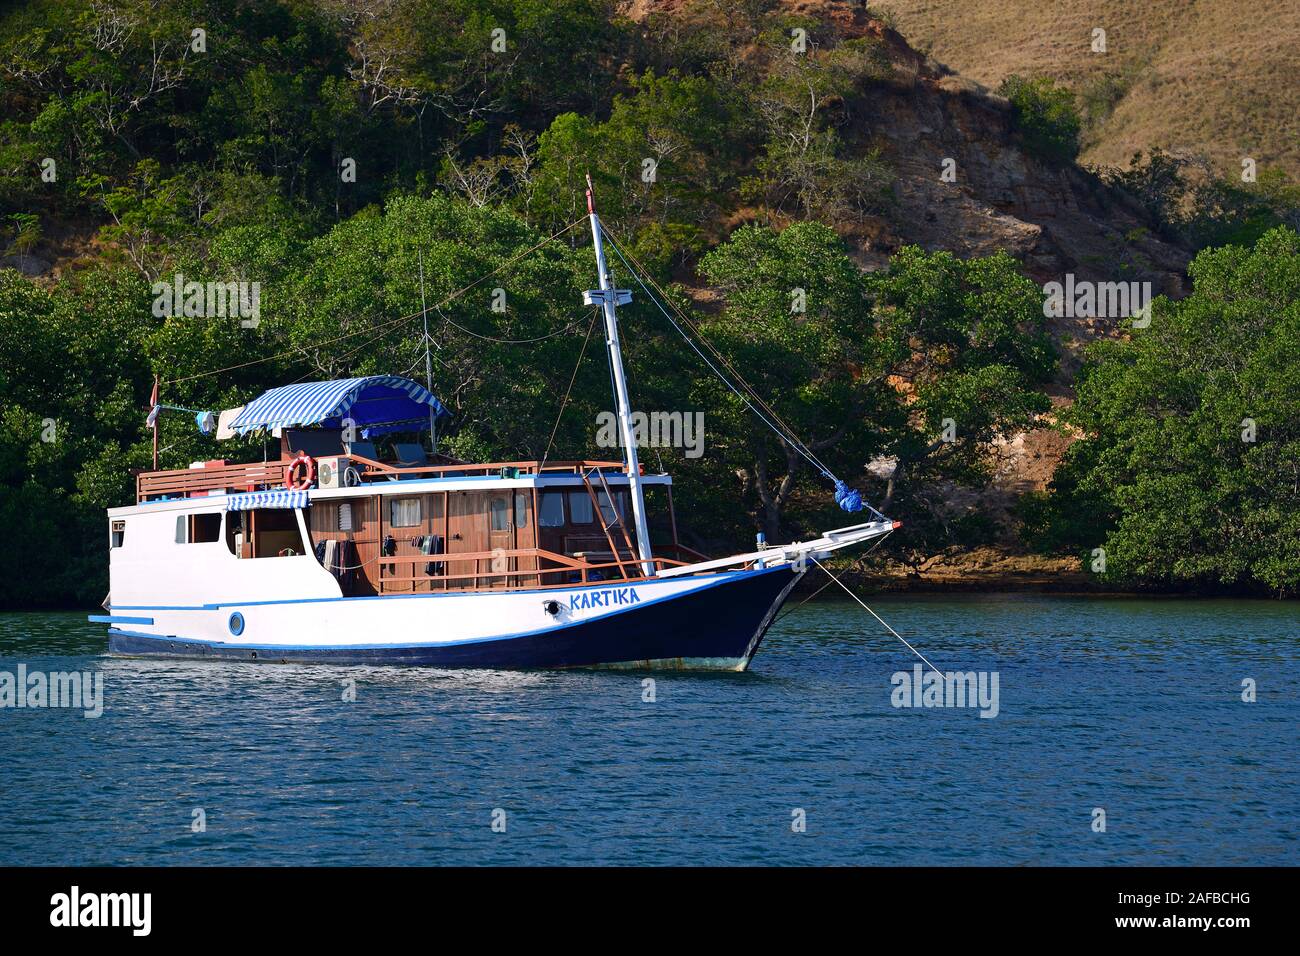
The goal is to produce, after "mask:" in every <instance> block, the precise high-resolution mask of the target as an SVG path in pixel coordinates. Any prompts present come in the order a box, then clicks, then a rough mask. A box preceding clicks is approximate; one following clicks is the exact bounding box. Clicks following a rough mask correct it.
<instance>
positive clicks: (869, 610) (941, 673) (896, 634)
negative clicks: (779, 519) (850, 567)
mask: <svg viewBox="0 0 1300 956" xmlns="http://www.w3.org/2000/svg"><path fill="white" fill-rule="evenodd" d="M808 560H809V561H811V562H812V563H813V564H815V565H817V567H819V568H821V569H822V570H823V571H826V565H824V564H822V563H821V562H820V561H818V560H817V559H816V558H814V557H813V556H812V555H811V554H810V555H808ZM826 573H827V574H831V573H830V572H829V571H826ZM831 580H832V581H834V582H835V583H836V584H838V585H839V586H840V587H842V588H843V589H844V593H846V594H847V595H848V596H849V597H851V598H853V600H855V601H857V602H858V604H861V605H862V608H863V609H864V610H865V611H866V612H867V613H868V614H870V615H871V616H872V617H874V618H875V619H876V620H877V621H879V622H880V623H881V624H883V625H884V627H885V630H887V631H888V632H889V633H890V634H893V635H894V637H896V638H898V639H899V640H900V641H902V642H903V643H904V644H905V645H906V646H907V649H908V650H909V651H911V652H912V653H913V654H915V655H916V656H917V657H919V658H921V660H923V661H925V662H926V663H927V664H930V660H929V658H927V657H926V656H925V655H924V654H922V653H921V652H920V651H918V650H917V649H916V648H915V647H913V646H912V645H911V644H908V643H907V638H905V637H903V635H902V634H899V633H898V632H897V631H896V630H894V629H893V628H892V627H890V626H889V625H888V624H886V623H885V619H884V618H883V617H881V616H880V615H879V614H877V613H876V612H875V611H873V610H871V608H869V607H867V605H866V604H864V603H863V601H862V598H860V597H858V596H857V595H856V594H854V593H853V592H852V591H850V590H849V587H848V585H847V584H845V583H844V582H843V581H841V580H840V579H839V578H837V577H835V575H833V574H831ZM930 670H932V671H934V672H935V673H936V674H938V675H939V676H940V677H943V679H944V680H945V681H946V680H947V679H948V678H947V677H944V673H943V671H941V670H939V668H937V667H935V666H934V665H933V664H930Z"/></svg>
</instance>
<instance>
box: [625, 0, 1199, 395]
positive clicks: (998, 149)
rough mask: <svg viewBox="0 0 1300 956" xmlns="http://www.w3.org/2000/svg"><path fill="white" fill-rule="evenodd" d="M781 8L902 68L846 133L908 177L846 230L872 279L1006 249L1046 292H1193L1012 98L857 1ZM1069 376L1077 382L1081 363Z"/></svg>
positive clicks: (1174, 249)
mask: <svg viewBox="0 0 1300 956" xmlns="http://www.w3.org/2000/svg"><path fill="white" fill-rule="evenodd" d="M692 6H693V5H692V4H691V3H690V2H688V0H634V2H631V3H629V4H628V5H627V7H626V11H627V13H628V14H629V15H630V16H631V17H632V18H633V19H641V18H644V17H646V16H648V15H650V14H651V13H660V14H672V15H678V16H690V15H691V12H690V11H691V9H692ZM781 8H782V9H783V10H785V11H788V12H789V13H792V14H798V15H801V16H806V17H810V18H815V19H817V20H820V21H821V22H823V23H829V24H833V25H834V27H835V33H836V34H837V35H838V36H839V37H840V38H841V39H857V38H872V39H874V40H876V41H878V42H879V43H880V44H881V46H882V48H883V49H884V51H885V54H886V56H887V57H888V60H889V62H890V65H891V66H892V75H891V76H890V77H889V78H888V79H886V80H883V81H870V82H867V83H864V84H863V88H862V90H861V94H860V96H858V97H857V98H855V101H854V102H853V103H852V104H849V106H848V116H847V122H846V123H845V124H844V126H843V127H841V129H840V133H841V135H842V136H843V137H844V138H845V140H846V141H847V142H848V143H849V145H850V147H851V148H858V149H867V148H869V147H877V148H880V149H881V150H882V153H883V157H884V159H885V160H886V161H887V162H888V163H889V164H890V166H891V167H892V169H893V170H894V172H895V173H896V176H897V178H896V180H895V182H894V189H893V192H894V198H895V202H894V205H893V208H892V209H890V210H889V211H887V212H886V213H884V214H883V215H882V216H880V217H878V218H877V219H875V220H872V221H871V222H869V223H867V224H865V226H864V227H862V228H857V227H854V228H846V229H845V232H846V237H847V238H848V239H849V241H850V242H853V243H855V244H856V246H857V249H856V258H857V260H858V261H859V263H860V264H861V265H862V266H863V267H864V268H867V269H875V268H880V267H882V266H884V265H885V264H886V263H887V261H888V258H889V255H890V254H891V253H893V252H894V251H895V250H896V249H897V248H898V247H899V246H901V245H905V244H909V243H915V244H917V245H921V246H923V247H925V248H927V249H948V250H951V251H952V252H954V253H956V254H958V255H960V256H964V257H965V256H984V255H990V254H992V253H994V252H996V251H998V250H1005V251H1006V252H1008V253H1010V254H1011V255H1013V256H1015V257H1016V258H1017V259H1019V260H1020V261H1021V262H1022V263H1023V264H1024V267H1025V270H1026V272H1028V274H1029V275H1031V276H1032V277H1033V278H1035V279H1037V280H1038V281H1040V282H1048V281H1053V280H1055V281H1063V278H1064V276H1065V274H1066V273H1073V274H1074V275H1075V276H1076V278H1078V279H1089V280H1093V281H1099V282H1105V281H1121V280H1123V281H1134V280H1145V281H1150V282H1151V283H1152V291H1153V292H1154V293H1156V294H1159V293H1165V294H1169V295H1173V296H1178V295H1181V294H1182V293H1183V290H1184V286H1183V282H1184V275H1185V270H1186V266H1187V263H1188V261H1189V259H1190V255H1191V253H1190V250H1188V249H1185V248H1182V247H1180V246H1177V245H1174V244H1171V243H1169V242H1167V241H1165V240H1163V239H1161V238H1159V237H1158V236H1156V235H1155V231H1154V226H1155V224H1154V223H1152V222H1151V221H1150V220H1149V218H1148V217H1147V216H1146V214H1145V213H1144V212H1143V210H1141V209H1140V207H1138V206H1136V204H1134V203H1133V202H1132V201H1130V200H1129V199H1128V198H1127V197H1126V196H1124V195H1123V194H1122V193H1120V192H1118V191H1117V190H1114V189H1111V188H1109V187H1107V186H1106V185H1105V184H1104V183H1103V182H1102V181H1101V180H1100V179H1099V178H1098V177H1097V176H1096V175H1094V174H1093V173H1091V172H1088V171H1086V170H1084V169H1081V168H1079V167H1077V166H1073V165H1070V166H1060V165H1055V164H1052V163H1049V162H1045V161H1043V160H1040V159H1038V158H1036V157H1034V156H1032V155H1030V154H1029V153H1027V152H1026V151H1025V149H1024V148H1023V146H1022V144H1021V142H1020V138H1019V136H1018V134H1017V132H1016V129H1015V125H1014V121H1013V115H1012V109H1011V105H1010V103H1008V101H1007V100H1006V99H1005V98H1003V97H1001V96H998V95H996V94H994V93H991V92H989V91H988V90H986V89H985V88H983V87H981V86H980V85H979V84H977V83H974V82H972V81H970V80H967V79H964V78H962V77H960V76H957V75H955V74H953V73H951V72H950V71H948V70H947V69H946V68H945V67H943V66H941V65H939V64H937V63H935V62H934V61H932V60H929V59H927V58H926V57H925V56H924V55H922V54H921V53H919V52H918V51H916V50H914V49H913V48H912V47H911V46H909V45H908V43H907V41H906V40H905V39H904V38H903V37H902V36H900V35H899V34H898V33H897V32H896V31H894V30H892V29H890V28H889V27H887V26H885V25H884V24H883V23H881V22H880V21H879V20H875V19H872V18H871V17H870V16H869V15H868V13H867V12H866V11H865V10H864V9H863V7H862V5H861V4H859V3H850V2H848V0H783V2H782V3H781ZM946 160H951V161H953V163H955V166H953V170H954V172H955V181H951V182H945V181H944V179H943V177H942V173H943V171H944V166H945V161H946ZM1115 329H1116V323H1115V322H1114V321H1113V320H1105V319H1101V320H1088V319H1062V320H1058V321H1057V323H1056V328H1055V332H1056V333H1057V336H1058V338H1059V339H1060V340H1061V341H1062V343H1063V344H1064V345H1066V346H1067V348H1069V347H1070V345H1071V344H1072V343H1074V342H1082V341H1086V340H1087V339H1089V338H1092V337H1094V336H1096V335H1105V334H1113V333H1114V331H1115ZM1065 366H1066V367H1065V368H1064V369H1063V371H1064V373H1065V376H1066V378H1067V380H1068V378H1070V377H1071V376H1072V372H1073V367H1074V362H1073V361H1069V360H1067V362H1066V363H1065Z"/></svg>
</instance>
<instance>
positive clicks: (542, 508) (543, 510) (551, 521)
mask: <svg viewBox="0 0 1300 956" xmlns="http://www.w3.org/2000/svg"><path fill="white" fill-rule="evenodd" d="M537 524H538V525H539V526H541V527H543V528H561V527H563V526H564V495H563V494H561V493H560V492H558V491H543V492H542V500H541V503H540V504H539V505H538V512H537Z"/></svg>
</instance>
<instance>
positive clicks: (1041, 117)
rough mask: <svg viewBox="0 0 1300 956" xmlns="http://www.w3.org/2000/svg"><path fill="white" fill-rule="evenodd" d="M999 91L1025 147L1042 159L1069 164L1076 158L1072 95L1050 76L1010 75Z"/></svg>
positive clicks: (1076, 114)
mask: <svg viewBox="0 0 1300 956" xmlns="http://www.w3.org/2000/svg"><path fill="white" fill-rule="evenodd" d="M998 92H999V93H1000V94H1002V95H1003V96H1005V97H1006V98H1007V99H1009V100H1010V101H1011V107H1012V109H1013V110H1014V111H1015V117H1016V125H1017V126H1018V127H1019V129H1020V132H1021V135H1022V136H1023V137H1024V141H1025V147H1026V148H1027V149H1029V150H1031V151H1032V152H1034V153H1035V154H1037V155H1038V156H1039V157H1041V158H1042V159H1046V160H1048V161H1050V162H1055V163H1071V162H1073V161H1074V159H1075V157H1076V156H1078V155H1079V130H1080V127H1081V125H1082V124H1081V123H1080V120H1079V112H1078V108H1077V107H1076V106H1075V102H1074V94H1073V93H1072V92H1070V90H1068V89H1066V88H1065V87H1063V86H1057V85H1056V84H1055V83H1053V82H1052V80H1051V79H1050V78H1049V77H1023V76H1020V75H1019V74H1015V73H1013V74H1012V75H1011V76H1008V77H1007V78H1006V79H1005V80H1003V81H1002V84H1001V85H1000V86H999V87H998Z"/></svg>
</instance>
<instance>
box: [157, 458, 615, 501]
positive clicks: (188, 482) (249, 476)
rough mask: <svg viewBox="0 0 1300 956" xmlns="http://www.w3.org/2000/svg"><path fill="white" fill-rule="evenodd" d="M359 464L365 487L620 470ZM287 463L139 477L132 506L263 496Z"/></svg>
mask: <svg viewBox="0 0 1300 956" xmlns="http://www.w3.org/2000/svg"><path fill="white" fill-rule="evenodd" d="M348 457H350V458H352V459H353V460H354V461H357V462H360V463H361V465H362V468H361V470H360V471H361V480H362V481H363V482H374V481H385V480H389V479H395V478H401V477H408V476H413V475H414V476H419V477H427V478H443V477H463V478H472V477H482V476H487V475H500V474H501V472H502V469H506V468H513V469H516V470H517V471H518V472H519V474H521V475H537V474H542V473H547V474H551V473H560V474H563V473H565V472H568V473H572V474H582V473H584V472H585V471H588V470H590V469H593V468H614V469H619V468H622V464H621V463H620V462H613V461H553V462H545V463H543V462H540V461H497V462H489V463H486V464H477V465H467V464H459V465H418V466H414V467H409V468H407V467H400V466H397V465H386V464H384V463H383V462H381V461H374V460H372V459H369V458H364V457H362V456H360V455H350V456H348ZM288 464H289V463H288V462H287V461H272V462H265V463H263V462H256V463H252V464H241V465H221V466H216V467H212V468H178V469H175V470H173V471H146V472H141V473H140V474H139V475H137V476H136V479H135V496H136V501H150V500H154V499H158V498H184V497H197V496H199V495H204V494H207V493H209V492H216V493H221V492H227V491H261V490H263V489H264V488H268V487H270V488H281V487H283V486H284V470H285V468H286V467H287V465H288Z"/></svg>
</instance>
